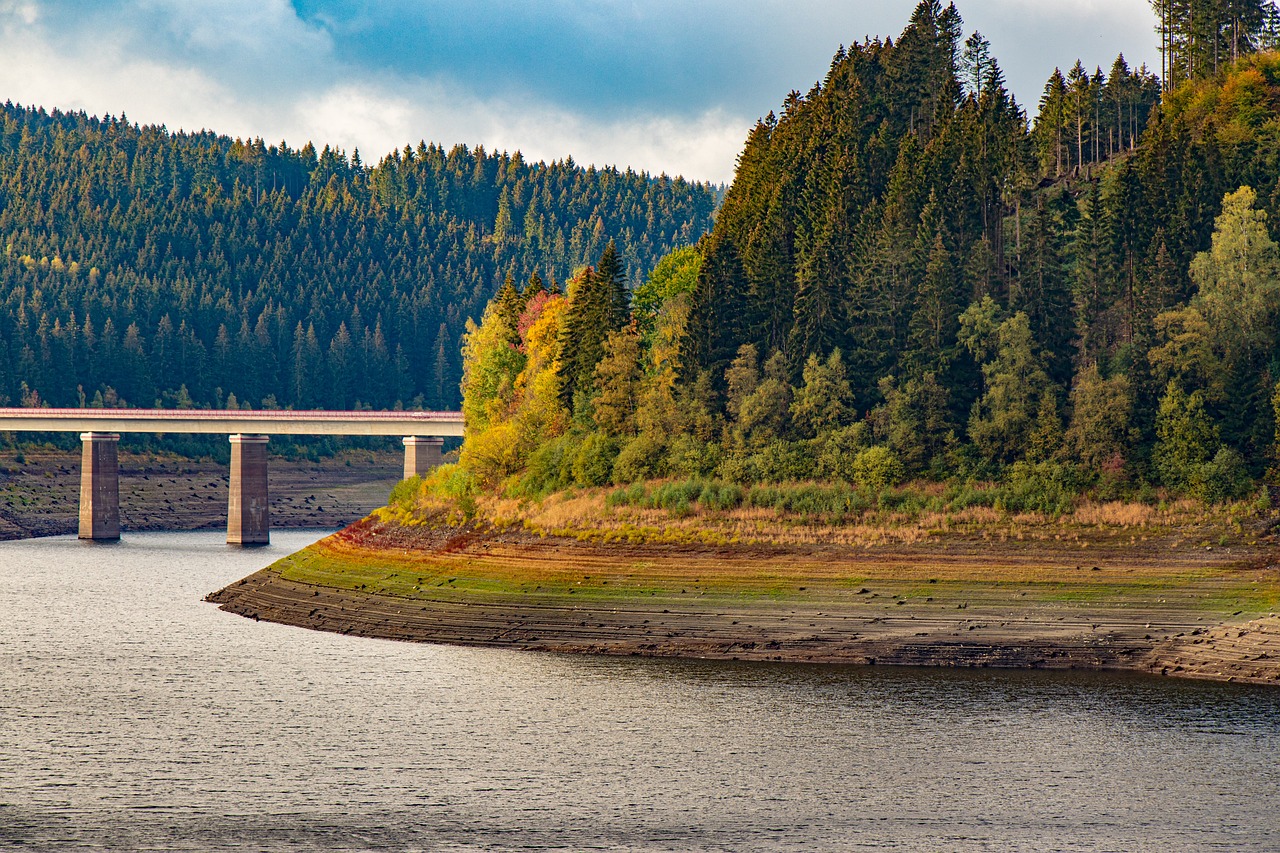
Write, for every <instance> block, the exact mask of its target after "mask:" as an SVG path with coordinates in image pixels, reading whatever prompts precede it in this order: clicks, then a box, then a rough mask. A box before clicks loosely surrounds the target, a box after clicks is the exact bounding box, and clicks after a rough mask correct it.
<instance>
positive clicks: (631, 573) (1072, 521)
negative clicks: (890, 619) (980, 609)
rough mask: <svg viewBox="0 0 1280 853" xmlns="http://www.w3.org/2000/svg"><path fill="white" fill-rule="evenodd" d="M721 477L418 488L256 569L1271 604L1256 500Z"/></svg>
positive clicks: (624, 592) (1273, 579)
mask: <svg viewBox="0 0 1280 853" xmlns="http://www.w3.org/2000/svg"><path fill="white" fill-rule="evenodd" d="M722 488H726V487H720V486H717V485H706V484H703V485H701V486H699V487H692V486H690V485H686V484H666V485H665V486H658V487H656V488H655V487H644V486H637V487H631V488H630V489H625V490H607V489H605V490H581V491H575V492H569V493H563V494H560V495H555V496H552V497H549V498H546V499H543V500H539V501H525V502H518V501H515V500H503V499H496V498H490V499H480V500H478V501H475V502H474V504H471V503H468V505H467V506H466V509H467V510H469V513H470V518H467V519H464V517H463V513H462V511H460V510H459V509H458V508H457V507H456V504H452V503H450V502H449V501H448V500H446V499H441V498H433V497H429V496H422V495H417V496H414V497H411V498H410V499H409V500H407V501H406V500H404V499H403V498H402V499H401V500H400V501H399V502H398V503H396V504H393V505H392V506H389V507H387V508H385V509H382V510H379V511H378V512H376V513H375V514H374V515H373V516H372V517H371V518H370V519H368V520H367V521H365V522H362V523H361V524H359V525H356V526H353V527H352V528H350V529H348V530H347V531H344V532H343V533H342V534H339V535H337V536H334V537H331V538H329V539H326V540H325V541H323V542H321V543H317V544H316V545H315V546H313V547H311V548H308V549H306V550H304V551H302V552H300V553H298V554H296V555H293V556H291V557H289V558H286V559H285V560H282V561H281V562H280V563H278V564H277V565H276V566H275V569H276V570H277V571H278V572H279V573H280V575H281V576H282V577H283V578H285V579H288V580H291V581H295V582H299V583H304V584H313V585H318V586H323V587H328V588H334V589H346V590H354V591H361V592H367V593H377V594H384V595H390V596H396V597H403V598H406V599H424V600H433V601H440V600H443V601H463V600H474V601H486V602H494V601H500V600H520V601H537V602H539V603H542V604H548V605H549V604H555V603H560V604H564V605H566V606H569V605H573V606H580V605H581V604H582V603H583V601H584V600H585V599H591V600H594V601H596V602H599V603H604V602H609V601H613V602H625V601H634V602H643V601H646V600H663V601H678V602H681V603H683V604H684V605H686V606H688V605H693V606H699V607H703V606H706V607H718V608H723V607H726V606H733V605H735V604H736V605H743V606H746V605H759V604H765V603H774V604H776V603H779V602H792V603H798V602H805V603H808V604H812V605H822V604H824V603H828V604H833V605H834V604H837V603H854V602H857V603H859V604H863V605H865V604H867V603H871V604H882V605H883V604H887V605H888V606H890V607H902V606H904V605H905V604H907V603H910V604H912V605H915V606H916V608H917V609H918V608H920V607H924V608H925V609H926V610H929V611H936V610H939V609H944V608H950V609H965V608H967V607H969V606H972V605H974V604H975V603H980V602H986V603H996V602H1005V603H1007V604H1008V605H1010V606H1017V607H1019V608H1023V609H1026V608H1031V607H1034V606H1037V605H1066V606H1076V607H1091V608H1100V609H1103V610H1112V609H1116V608H1120V609H1124V608H1137V609H1141V610H1144V611H1151V612H1155V613H1162V612H1166V611H1168V612H1173V611H1182V612H1183V613H1184V615H1189V614H1192V613H1194V614H1198V615H1203V616H1204V617H1206V619H1207V620H1209V621H1213V620H1217V619H1226V618H1230V617H1233V616H1249V615H1256V614H1263V613H1269V612H1271V611H1273V610H1275V609H1276V608H1277V606H1278V605H1280V574H1277V572H1275V571H1274V570H1271V569H1270V568H1268V563H1267V557H1268V555H1269V554H1270V553H1271V552H1272V550H1273V549H1272V546H1271V544H1270V538H1269V537H1268V535H1267V530H1268V529H1269V527H1268V519H1267V518H1266V516H1267V515H1269V512H1267V511H1265V510H1263V509H1262V507H1261V506H1259V505H1258V504H1257V503H1256V502H1254V503H1237V504H1231V505H1226V506H1204V505H1202V504H1199V503H1197V502H1191V501H1181V502H1172V503H1162V504H1155V505H1151V504H1144V503H1120V502H1113V503H1103V504H1099V503H1083V504H1082V505H1080V506H1079V507H1077V508H1075V509H1073V510H1072V511H1070V512H1065V513H1061V514H1056V515H1050V514H1044V513H1035V512H1025V511H1013V510H1009V509H1003V508H1001V507H1000V506H998V505H997V506H988V505H982V504H981V503H980V502H979V501H975V500H973V495H972V494H970V495H961V496H957V495H956V494H954V493H952V494H949V493H948V492H947V490H946V489H944V488H943V487H940V486H931V487H924V488H917V489H914V490H909V489H904V490H901V491H900V494H899V495H898V496H897V497H896V498H890V499H889V500H884V501H881V502H880V504H881V505H880V506H858V505H857V493H856V492H855V491H853V490H844V489H840V488H838V487H834V488H833V487H827V488H823V487H796V488H792V489H784V488H778V489H757V490H752V491H751V492H749V493H746V494H738V495H736V496H728V497H725V498H721V497H720V496H718V495H717V490H718V489H722ZM730 488H731V487H730ZM681 490H683V492H684V494H683V495H681V494H680V492H681ZM664 492H665V494H664ZM690 492H697V494H694V495H692V500H690V497H691V496H690V494H689V493H690ZM980 497H981V496H979V498H980ZM997 503H998V502H997ZM664 504H666V506H664ZM730 504H732V505H731V506H730ZM753 504H754V505H753ZM805 504H807V505H808V507H809V509H808V510H805V509H803V508H802V507H803V506H804V505H805ZM887 504H892V505H893V506H892V508H890V507H888V506H886V505H887ZM718 505H723V506H724V507H725V508H717V506H718Z"/></svg>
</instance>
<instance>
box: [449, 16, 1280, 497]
mask: <svg viewBox="0 0 1280 853" xmlns="http://www.w3.org/2000/svg"><path fill="white" fill-rule="evenodd" d="M1154 8H1155V12H1156V16H1155V18H1156V22H1157V25H1158V32H1159V33H1160V34H1161V38H1162V52H1163V59H1162V65H1163V66H1164V70H1163V75H1160V74H1157V73H1155V72H1153V71H1152V70H1150V69H1147V68H1145V67H1141V68H1136V69H1135V68H1131V67H1130V66H1129V65H1128V64H1127V63H1126V61H1125V59H1124V57H1123V56H1121V57H1117V58H1116V60H1115V61H1114V63H1113V64H1112V65H1111V67H1110V68H1109V69H1107V70H1105V71H1104V70H1102V69H1101V68H1095V69H1093V70H1089V69H1087V68H1085V66H1084V65H1083V64H1082V63H1080V62H1076V63H1074V64H1073V65H1069V66H1065V67H1067V70H1066V71H1065V72H1063V71H1061V70H1059V71H1056V72H1054V74H1053V75H1052V76H1051V78H1050V79H1049V80H1048V81H1047V83H1046V85H1045V87H1044V92H1043V97H1042V98H1041V100H1040V102H1039V104H1038V105H1036V112H1035V116H1034V118H1032V117H1031V116H1030V114H1029V112H1028V110H1027V108H1025V107H1024V106H1022V105H1020V104H1018V103H1017V102H1016V101H1015V99H1014V98H1013V97H1012V96H1011V95H1010V94H1009V92H1008V90H1007V89H1006V87H1005V84H1004V80H1003V76H1002V74H1001V71H1000V68H999V65H998V63H997V61H996V60H995V58H994V57H993V56H992V55H991V52H990V46H989V44H988V43H987V42H986V40H985V39H983V37H982V36H981V35H980V34H979V33H973V34H971V35H969V36H966V35H965V34H964V29H963V21H962V19H961V16H960V14H959V13H958V11H957V10H956V8H955V7H954V6H948V7H943V6H942V5H941V4H940V3H939V2H937V0H923V1H922V2H921V3H920V4H919V5H918V6H917V7H916V9H915V11H914V13H913V15H912V17H911V19H910V22H909V23H908V25H907V27H906V28H905V30H904V31H903V32H902V33H901V35H900V36H898V37H897V38H896V39H889V38H884V39H879V38H877V39H871V40H868V41H866V42H863V43H858V44H854V45H852V46H851V47H848V48H841V49H840V50H839V51H838V52H837V53H836V55H835V57H834V58H833V60H832V62H831V66H830V71H829V72H828V74H827V75H826V77H825V79H823V80H822V81H821V82H819V83H818V84H816V85H814V86H813V87H812V88H811V89H810V90H809V91H807V92H805V93H800V92H792V93H790V94H789V95H788V96H787V97H786V98H785V100H784V101H783V103H782V107H781V109H780V111H779V112H778V113H776V114H770V115H768V116H767V117H765V118H763V119H762V120H761V121H760V122H759V123H758V124H757V125H756V126H755V127H754V128H752V129H751V131H750V133H749V134H748V137H747V140H746V144H745V147H744V149H743V151H742V153H741V155H740V157H739V160H738V168H737V173H736V177H735V180H734V181H733V184H732V186H731V187H730V188H729V190H728V192H727V195H726V197H725V199H724V203H723V206H722V208H721V210H720V212H719V214H718V217H717V220H716V223H715V227H714V229H713V230H712V231H711V233H710V234H708V235H707V236H706V237H704V238H703V239H701V240H700V241H699V242H698V243H697V244H696V246H693V247H689V248H682V249H679V250H677V251H675V252H673V253H671V254H669V255H667V256H666V257H665V258H664V259H663V260H662V261H661V262H660V263H658V264H657V265H656V267H655V268H654V270H653V271H652V273H650V274H649V276H648V277H647V279H644V280H639V281H636V280H633V279H630V269H629V267H631V266H633V264H631V263H630V262H629V261H628V259H627V255H626V250H625V249H624V248H623V244H621V243H618V244H616V245H609V246H608V247H606V248H605V249H604V250H603V251H602V252H601V253H600V255H599V256H598V259H597V263H596V264H595V265H594V266H593V267H590V268H587V269H585V270H581V271H579V272H578V273H577V274H576V275H575V276H574V277H573V279H572V280H570V281H569V282H568V286H567V293H565V294H563V295H561V294H553V293H549V292H547V291H546V289H545V288H543V287H541V286H539V285H538V284H537V283H534V284H533V285H531V286H529V287H527V288H525V289H524V290H523V292H521V291H520V290H519V289H518V288H516V287H512V286H508V287H504V288H503V290H502V291H501V292H500V293H499V294H498V296H497V297H496V298H495V299H494V301H493V302H492V303H491V304H490V305H489V307H488V309H487V310H486V312H485V315H484V319H483V322H482V323H480V324H479V325H475V324H473V325H472V326H471V328H470V331H469V334H468V336H467V341H466V344H465V370H464V374H465V375H464V411H465V412H466V415H467V419H468V430H469V435H468V438H467V441H466V443H465V445H464V447H463V452H462V458H461V467H460V468H459V469H458V471H457V472H456V473H455V474H453V475H452V476H454V477H463V479H464V480H466V479H467V478H471V479H470V480H468V482H474V483H475V484H480V485H483V486H488V487H492V486H495V485H499V486H501V487H502V488H504V489H505V490H506V491H507V492H508V493H512V494H523V495H536V494H545V493H546V492H548V491H551V490H555V489H560V488H566V487H568V486H570V485H574V484H578V485H605V484H607V483H611V482H612V483H619V484H626V483H632V482H634V481H637V480H643V479H651V478H664V477H675V478H703V479H704V480H706V479H710V480H711V481H719V482H728V483H736V484H760V483H777V482H784V481H808V480H827V481H841V480H844V481H850V482H852V483H853V484H854V485H855V486H856V487H857V488H866V489H869V490H871V491H872V493H875V492H876V491H878V490H883V489H884V488H886V487H888V486H892V485H894V484H897V483H899V482H902V481H904V480H909V479H910V480H935V481H936V480H943V481H950V482H953V483H954V482H972V481H974V480H982V481H992V480H995V481H999V482H1003V483H1006V484H1011V485H1010V488H1011V489H1012V490H1013V491H1011V492H1010V494H1017V495H1021V496H1022V497H1021V498H1018V499H1017V500H1021V501H1022V502H1023V503H1024V504H1025V505H1026V506H1028V508H1033V509H1052V508H1054V507H1058V506H1061V505H1062V501H1063V500H1064V499H1065V498H1064V496H1070V495H1075V494H1079V493H1080V492H1081V491H1084V490H1092V491H1093V493H1095V494H1098V495H1102V496H1105V495H1109V494H1113V495H1124V494H1134V493H1137V492H1143V491H1145V490H1151V489H1158V488H1164V489H1166V490H1168V491H1170V492H1173V493H1179V494H1180V493H1187V494H1194V495H1198V496H1201V497H1204V498H1207V499H1215V500H1216V499H1224V498H1235V497H1240V496H1243V495H1245V494H1248V493H1249V492H1250V491H1251V490H1252V489H1253V488H1254V486H1255V484H1256V482H1257V478H1259V477H1261V476H1263V475H1264V474H1265V473H1266V472H1267V469H1268V467H1269V466H1272V465H1273V464H1274V463H1275V461H1276V460H1275V450H1276V444H1277V413H1278V412H1280V327H1278V323H1280V252H1278V251H1277V243H1276V240H1277V237H1278V236H1280V230H1278V226H1280V53H1275V52H1271V48H1273V47H1274V46H1275V45H1276V38H1275V37H1276V33H1277V15H1276V11H1275V7H1274V6H1273V5H1272V4H1270V3H1267V2H1259V0H1245V2H1242V3H1234V4H1221V3H1216V4H1210V3H1201V2H1196V1H1195V0H1192V2H1188V3H1181V4H1173V3H1163V2H1157V3H1156V4H1154ZM629 281H632V282H634V286H631V287H629V286H628V282H629ZM456 487H459V486H458V483H457V482H454V483H453V485H452V486H450V488H456ZM713 491H714V490H713ZM695 492H696V490H695ZM620 494H621V493H620ZM702 494H703V495H704V497H705V495H706V494H708V493H707V492H703V493H702ZM716 494H718V493H716ZM713 498H714V494H713ZM619 499H626V496H625V495H623V497H622V498H619ZM1016 502H1017V501H1015V503H1016Z"/></svg>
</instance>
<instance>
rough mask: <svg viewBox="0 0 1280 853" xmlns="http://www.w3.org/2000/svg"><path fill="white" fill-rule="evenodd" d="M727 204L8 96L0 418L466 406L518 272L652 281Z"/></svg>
mask: <svg viewBox="0 0 1280 853" xmlns="http://www.w3.org/2000/svg"><path fill="white" fill-rule="evenodd" d="M714 205H715V197H714V190H713V188H712V187H710V186H708V185H703V184H697V183H690V182H687V181H685V180H683V179H680V178H676V179H671V178H668V177H666V176H661V177H652V176H649V175H647V174H637V173H634V172H632V171H630V170H628V171H625V172H622V171H618V170H616V169H612V168H610V169H595V168H586V169H584V168H581V167H579V166H578V165H576V164H575V163H574V162H573V161H572V160H566V161H558V162H554V163H551V164H546V163H541V162H540V163H529V162H526V161H525V160H524V159H523V158H522V157H521V156H520V154H519V153H517V154H515V155H514V156H508V155H507V154H505V153H503V154H498V153H496V152H486V151H485V150H484V149H482V148H476V149H470V150H469V149H468V148H466V147H463V146H457V147H454V148H453V149H451V150H445V149H444V148H441V147H440V146H438V145H423V144H420V145H419V146H418V147H417V148H416V149H411V148H408V147H406V148H405V149H403V150H402V151H397V152H395V153H394V154H392V155H390V156H388V157H386V158H384V159H383V160H382V161H381V162H380V163H378V164H377V165H376V166H373V167H372V168H370V167H368V166H366V165H364V164H362V163H361V162H360V161H359V155H358V153H357V154H353V155H352V156H351V157H349V158H348V157H347V156H346V155H344V154H343V153H341V152H338V151H335V150H332V149H330V148H327V147H326V148H325V149H324V150H322V151H320V152H318V153H317V151H316V150H315V148H314V147H312V146H311V145H310V144H308V145H307V146H305V147H303V148H301V149H298V150H293V149H290V148H288V147H285V146H283V145H282V146H267V145H264V144H263V142H262V141H261V140H253V141H250V142H244V141H241V140H233V139H230V138H228V137H225V136H218V135H215V134H213V133H208V132H205V133H196V134H189V133H171V132H169V131H167V130H166V129H165V128H163V127H152V126H147V127H139V126H137V125H134V124H131V123H129V122H128V121H127V119H125V118H124V117H121V118H119V119H115V118H107V119H97V118H91V117H89V116H86V115H85V114H83V113H59V112H54V113H52V114H50V113H47V112H45V111H44V110H40V109H31V108H24V107H20V106H15V105H13V104H11V103H10V104H5V105H3V107H0V243H2V245H3V257H2V258H0V300H2V303H3V306H2V307H0V403H3V402H8V403H9V404H12V405H18V404H36V403H47V404H53V405H76V404H78V403H80V402H82V401H83V402H89V403H92V402H94V401H95V400H101V401H104V402H107V403H112V402H115V403H116V404H119V403H120V402H121V401H123V402H124V403H127V404H130V405H136V406H151V405H154V404H155V403H156V401H157V400H159V401H161V402H162V404H164V405H179V404H181V405H197V406H223V405H227V403H228V400H230V401H231V404H232V405H237V404H238V405H250V406H253V407H254V408H257V407H260V406H262V405H264V404H265V405H278V406H281V407H285V406H292V407H296V408H314V407H336V408H347V407H350V406H353V405H356V404H357V403H358V404H361V405H367V406H372V407H375V408H383V407H386V408H390V407H392V406H394V405H396V404H403V405H405V406H425V407H449V408H453V407H456V406H457V404H458V399H457V398H458V383H459V378H460V376H461V363H460V356H459V339H460V337H461V335H462V332H463V325H464V322H465V319H466V318H467V317H468V316H471V315H478V314H479V312H480V310H481V309H482V308H483V307H484V305H485V303H486V302H487V301H488V299H489V298H490V297H491V296H492V295H493V293H494V292H495V291H496V290H497V288H498V286H499V285H501V283H502V281H503V279H504V278H505V277H506V276H508V275H510V276H512V277H514V278H515V279H517V280H519V281H524V280H527V279H528V278H530V277H531V276H532V275H535V274H537V275H539V276H540V277H541V278H542V279H544V280H547V281H548V282H549V283H550V282H551V281H552V280H554V279H564V278H566V277H568V275H569V274H570V273H571V272H572V271H573V269H574V268H575V267H577V266H579V265H582V264H584V263H587V262H588V260H589V259H593V258H596V257H598V256H599V255H600V253H601V251H602V250H603V248H604V247H605V245H606V244H607V243H608V242H609V241H610V240H611V239H612V240H615V241H616V243H617V246H618V250H619V252H620V254H621V257H622V262H623V264H624V265H625V267H626V269H627V270H628V271H629V272H630V274H631V275H633V276H636V277H640V276H643V275H644V274H646V273H647V272H648V271H649V270H650V269H651V268H652V267H653V265H654V264H655V263H656V261H657V260H658V259H659V258H660V257H661V256H662V255H663V254H664V253H666V252H668V251H669V250H671V249H672V248H674V247H676V246H679V245H687V244H690V243H693V242H696V241H697V240H698V238H699V237H701V236H702V234H703V233H705V232H706V231H707V230H708V229H709V228H710V226H711V222H712V215H713V210H714ZM264 401H265V403H264Z"/></svg>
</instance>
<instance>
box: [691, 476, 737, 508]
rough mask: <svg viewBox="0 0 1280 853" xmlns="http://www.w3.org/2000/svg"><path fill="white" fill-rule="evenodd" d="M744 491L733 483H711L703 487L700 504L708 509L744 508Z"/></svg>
mask: <svg viewBox="0 0 1280 853" xmlns="http://www.w3.org/2000/svg"><path fill="white" fill-rule="evenodd" d="M742 498H743V491H742V487H741V486H737V485H735V484H733V483H717V482H710V483H707V484H706V485H705V486H703V487H702V492H701V494H699V495H698V503H700V504H702V506H704V507H705V508H707V509H712V510H726V509H736V508H738V507H739V506H742Z"/></svg>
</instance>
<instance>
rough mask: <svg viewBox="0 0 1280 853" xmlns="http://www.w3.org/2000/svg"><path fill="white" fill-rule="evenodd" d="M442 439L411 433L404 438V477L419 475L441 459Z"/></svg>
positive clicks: (437, 463)
mask: <svg viewBox="0 0 1280 853" xmlns="http://www.w3.org/2000/svg"><path fill="white" fill-rule="evenodd" d="M443 450H444V439H443V438H426V437H423V436H418V435H411V436H409V437H408V438H406V439H405V440H404V479H406V480H407V479H409V478H410V477H421V476H422V475H423V474H425V473H427V472H428V471H430V470H431V469H432V468H435V467H436V466H437V465H439V464H440V463H441V461H443V458H444V456H443V453H442V451H443Z"/></svg>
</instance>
